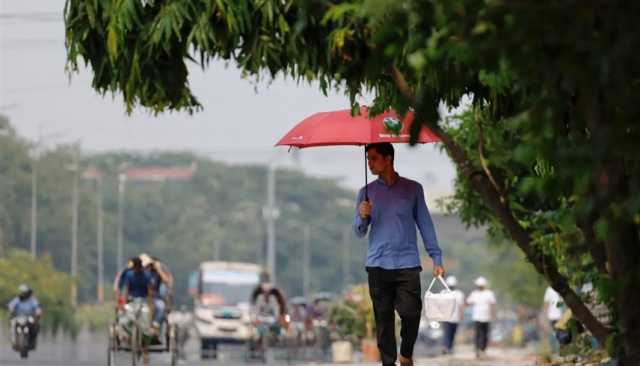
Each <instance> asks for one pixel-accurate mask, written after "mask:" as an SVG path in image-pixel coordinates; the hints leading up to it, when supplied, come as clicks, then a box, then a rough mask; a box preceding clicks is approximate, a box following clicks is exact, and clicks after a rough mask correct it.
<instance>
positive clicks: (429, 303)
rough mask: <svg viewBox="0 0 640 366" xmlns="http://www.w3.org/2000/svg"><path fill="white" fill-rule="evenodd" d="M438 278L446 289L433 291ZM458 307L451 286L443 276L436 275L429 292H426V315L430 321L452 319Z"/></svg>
mask: <svg viewBox="0 0 640 366" xmlns="http://www.w3.org/2000/svg"><path fill="white" fill-rule="evenodd" d="M436 278H437V279H438V280H440V282H441V283H442V285H443V286H444V288H445V290H444V291H442V292H439V293H434V292H431V288H432V287H433V284H434V283H435V282H436ZM455 309H456V298H455V294H454V293H453V292H452V291H451V289H449V286H447V284H446V283H445V282H444V280H443V279H442V276H438V277H435V278H434V279H433V280H432V281H431V284H430V285H429V288H428V289H427V292H425V294H424V315H425V317H426V318H427V319H428V320H429V321H435V322H446V321H450V320H451V318H452V316H453V312H454V310H455Z"/></svg>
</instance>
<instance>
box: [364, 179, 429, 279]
mask: <svg viewBox="0 0 640 366" xmlns="http://www.w3.org/2000/svg"><path fill="white" fill-rule="evenodd" d="M368 190H369V192H368V193H369V201H370V202H371V204H372V211H371V216H370V217H368V218H366V219H364V220H363V219H362V218H361V217H360V212H359V209H358V207H360V203H361V202H362V201H363V200H364V188H363V189H361V190H360V192H358V199H357V205H356V215H355V218H354V220H353V228H354V230H355V232H356V235H357V236H358V237H360V238H361V237H364V236H365V235H366V234H367V230H368V227H369V224H371V232H370V233H369V248H368V250H367V261H366V266H367V267H381V268H384V269H400V268H413V267H419V266H420V254H419V253H418V245H417V235H416V225H417V226H418V228H419V229H420V234H421V235H422V241H423V242H424V248H425V249H426V251H427V253H428V254H429V256H430V257H431V259H432V260H433V263H434V265H438V266H441V265H442V251H441V250H440V247H439V246H438V240H437V239H436V232H435V228H434V227H433V221H432V220H431V215H429V209H428V208H427V203H426V202H425V200H424V192H423V190H422V185H420V183H418V182H415V181H412V180H410V179H406V178H403V177H401V176H398V179H397V180H396V181H395V183H393V184H392V185H390V186H387V185H386V184H385V183H384V181H383V180H382V179H377V180H375V181H373V182H371V183H369V184H368Z"/></svg>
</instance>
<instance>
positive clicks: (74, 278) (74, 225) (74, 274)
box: [69, 147, 80, 308]
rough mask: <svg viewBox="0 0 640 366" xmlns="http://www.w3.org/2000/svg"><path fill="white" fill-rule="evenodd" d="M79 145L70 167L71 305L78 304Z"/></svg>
mask: <svg viewBox="0 0 640 366" xmlns="http://www.w3.org/2000/svg"><path fill="white" fill-rule="evenodd" d="M79 154H80V151H79V147H76V151H75V152H74V159H73V160H74V162H73V164H72V165H71V166H70V167H69V170H71V171H72V172H73V190H72V194H71V306H73V307H74V308H75V307H76V306H77V305H78V201H79V197H78V170H79V162H78V160H79V156H78V155H79Z"/></svg>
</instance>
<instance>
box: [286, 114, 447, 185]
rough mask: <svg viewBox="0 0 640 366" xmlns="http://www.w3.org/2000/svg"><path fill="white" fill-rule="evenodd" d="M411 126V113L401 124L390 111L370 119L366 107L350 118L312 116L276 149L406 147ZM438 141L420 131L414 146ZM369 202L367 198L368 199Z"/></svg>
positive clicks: (303, 121)
mask: <svg viewBox="0 0 640 366" xmlns="http://www.w3.org/2000/svg"><path fill="white" fill-rule="evenodd" d="M412 122H413V112H408V113H407V114H406V115H405V116H404V119H403V120H402V121H400V117H399V116H398V114H397V113H396V112H395V111H393V110H389V111H387V112H384V113H381V114H379V115H377V116H376V117H374V118H371V119H370V118H369V112H368V110H367V108H366V107H362V108H360V114H359V115H356V116H352V115H351V109H343V110H339V111H331V112H320V113H316V114H313V115H311V116H309V117H307V118H305V119H303V120H302V121H301V122H300V123H298V124H297V125H296V126H295V127H294V128H292V129H291V130H290V131H289V132H288V133H287V134H286V135H285V136H284V137H283V138H282V139H280V141H278V143H277V144H276V146H283V145H285V146H295V147H298V148H305V147H314V146H335V145H368V144H374V143H379V142H391V143H408V142H409V137H410V136H409V135H410V133H409V131H410V130H411V123H412ZM436 141H440V138H438V136H436V135H435V134H434V133H433V132H431V131H429V130H428V129H427V128H424V127H423V128H422V129H421V131H420V136H419V137H418V140H417V141H416V142H417V143H421V144H424V143H428V142H436ZM364 169H365V197H367V195H366V186H367V160H366V153H365V165H364ZM367 198H368V197H367Z"/></svg>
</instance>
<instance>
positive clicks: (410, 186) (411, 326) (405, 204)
mask: <svg viewBox="0 0 640 366" xmlns="http://www.w3.org/2000/svg"><path fill="white" fill-rule="evenodd" d="M365 150H366V153H367V162H368V165H369V170H370V171H371V173H372V174H374V175H377V176H378V179H377V180H375V181H373V182H371V183H369V184H368V185H367V186H366V187H363V188H362V189H361V190H360V192H359V193H358V198H357V207H356V214H355V218H354V223H353V226H354V230H355V232H356V235H357V236H358V237H364V236H365V235H366V234H367V231H368V232H369V246H368V249H367V259H366V270H367V273H368V280H369V295H370V296H371V300H372V302H373V310H374V317H375V322H376V338H377V343H378V349H379V350H380V357H381V361H382V364H383V365H385V366H386V365H395V363H396V358H397V349H396V336H395V313H394V310H395V311H397V312H398V314H399V315H400V321H401V329H400V336H401V338H402V341H401V344H400V357H399V358H400V365H401V366H412V365H413V359H412V357H413V347H414V344H415V342H416V338H417V336H418V327H419V325H420V313H421V311H422V300H421V298H420V296H421V290H420V271H421V270H422V267H421V261H420V254H419V251H418V245H417V235H416V225H417V226H418V229H419V230H420V234H421V235H422V241H423V242H424V247H425V249H426V251H427V253H428V254H429V256H430V257H431V259H432V261H433V265H434V267H433V275H434V276H441V275H443V274H444V268H443V267H442V252H441V250H440V247H439V246H438V241H437V238H436V232H435V229H434V226H433V222H432V220H431V216H430V215H429V210H428V208H427V204H426V202H425V198H424V192H423V189H422V186H421V185H420V184H419V183H417V182H415V181H412V180H409V179H407V178H404V177H401V176H400V175H398V173H397V172H396V171H395V169H394V166H393V161H394V150H393V146H392V145H391V144H390V143H378V144H371V145H367V147H366V148H365Z"/></svg>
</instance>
